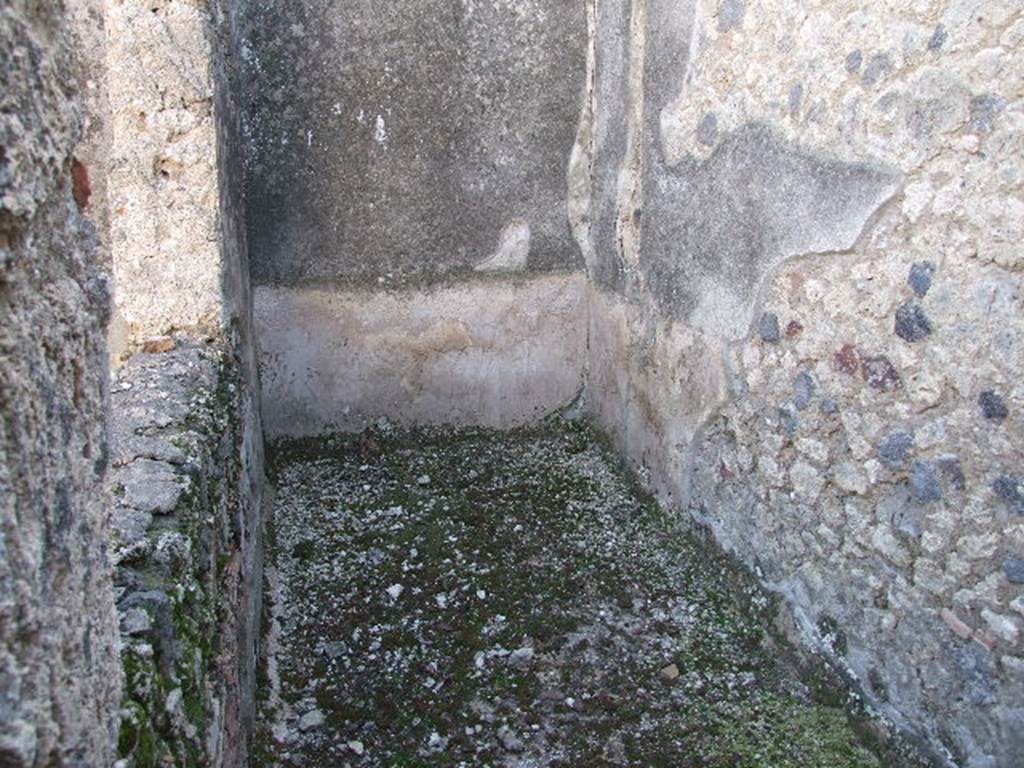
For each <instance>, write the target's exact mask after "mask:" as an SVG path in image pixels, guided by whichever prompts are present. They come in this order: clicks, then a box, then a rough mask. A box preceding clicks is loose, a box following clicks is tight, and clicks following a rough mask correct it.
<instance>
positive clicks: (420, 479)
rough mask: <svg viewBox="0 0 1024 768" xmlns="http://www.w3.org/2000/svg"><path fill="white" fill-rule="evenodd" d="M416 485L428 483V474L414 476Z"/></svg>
mask: <svg viewBox="0 0 1024 768" xmlns="http://www.w3.org/2000/svg"><path fill="white" fill-rule="evenodd" d="M416 483H417V484H418V485H430V475H420V476H419V477H417V478H416Z"/></svg>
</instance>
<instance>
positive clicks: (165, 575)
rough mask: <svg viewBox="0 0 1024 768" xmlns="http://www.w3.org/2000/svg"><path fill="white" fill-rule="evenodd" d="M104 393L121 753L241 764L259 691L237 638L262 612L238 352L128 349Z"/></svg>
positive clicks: (181, 346)
mask: <svg viewBox="0 0 1024 768" xmlns="http://www.w3.org/2000/svg"><path fill="white" fill-rule="evenodd" d="M112 389H113V394H112V398H111V399H112V417H111V443H112V445H111V449H112V450H111V471H110V473H109V474H108V476H107V483H108V486H109V492H110V496H111V498H112V499H113V500H114V508H113V514H112V523H113V533H114V535H113V537H112V540H111V550H112V557H113V561H114V563H115V565H116V571H115V585H116V589H117V592H116V594H117V605H118V609H119V614H120V628H121V657H122V663H123V665H124V670H125V695H124V701H123V704H122V720H121V728H120V734H119V738H118V757H119V758H120V759H121V760H123V761H124V763H123V765H125V766H131V767H132V768H150V767H151V766H152V767H154V768H155V766H160V765H166V764H168V762H170V763H172V764H173V765H176V766H183V767H184V766H207V765H209V766H221V765H224V766H235V765H242V764H244V761H245V759H246V755H247V737H248V728H247V727H246V725H245V722H244V721H245V718H246V714H245V712H246V710H247V709H248V708H249V707H251V706H252V702H253V697H254V695H255V691H254V689H253V683H252V680H251V675H252V669H251V659H252V657H253V654H254V652H255V649H254V648H253V647H252V646H251V645H247V643H250V642H251V640H252V638H253V634H252V633H253V630H254V629H255V628H256V626H257V624H258V621H259V615H260V612H259V604H258V602H257V603H256V605H255V607H254V606H253V605H252V603H251V600H250V597H249V593H250V592H251V591H252V590H253V589H255V590H256V592H257V593H258V592H259V585H260V578H259V576H260V570H259V567H258V564H257V566H256V567H254V566H253V564H252V554H251V553H250V551H249V550H250V549H251V548H252V546H253V542H252V539H253V530H252V528H251V520H250V519H249V518H248V516H247V515H246V512H247V510H248V507H249V505H250V504H251V500H250V499H249V498H247V495H248V494H249V492H250V491H249V487H248V485H247V482H246V481H247V478H246V477H245V473H246V464H245V461H244V460H243V456H244V453H243V450H244V441H245V440H246V430H247V427H246V425H245V422H244V420H243V417H244V415H245V413H246V411H245V398H246V389H245V387H244V386H243V385H242V381H241V379H240V371H239V368H238V367H237V363H236V360H235V356H234V354H233V353H232V352H231V351H230V349H228V348H226V347H224V346H221V345H207V344H197V343H195V342H191V341H188V340H187V339H184V338H182V339H179V340H178V346H177V348H176V349H174V350H171V351H168V352H163V353H159V354H138V355H135V356H134V357H132V358H131V360H129V361H128V362H127V363H126V364H125V365H124V366H123V367H121V368H120V370H119V371H118V374H117V378H116V380H115V382H114V385H113V387H112ZM257 530H258V528H257ZM257 541H259V539H258V538H257Z"/></svg>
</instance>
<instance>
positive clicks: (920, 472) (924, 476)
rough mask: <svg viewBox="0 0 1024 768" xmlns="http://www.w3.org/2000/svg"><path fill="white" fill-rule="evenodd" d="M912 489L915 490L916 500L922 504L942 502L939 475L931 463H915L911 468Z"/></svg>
mask: <svg viewBox="0 0 1024 768" xmlns="http://www.w3.org/2000/svg"><path fill="white" fill-rule="evenodd" d="M910 487H911V488H912V489H913V490H914V498H915V499H917V500H918V501H920V502H924V503H927V502H930V501H941V500H942V486H941V485H940V484H939V473H938V472H937V471H936V469H935V465H934V464H933V463H932V462H930V461H915V462H914V464H913V466H912V467H911V468H910Z"/></svg>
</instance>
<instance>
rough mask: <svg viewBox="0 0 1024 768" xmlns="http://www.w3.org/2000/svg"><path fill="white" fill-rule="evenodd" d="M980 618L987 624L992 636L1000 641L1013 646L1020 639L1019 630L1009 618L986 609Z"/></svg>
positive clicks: (1015, 623)
mask: <svg viewBox="0 0 1024 768" xmlns="http://www.w3.org/2000/svg"><path fill="white" fill-rule="evenodd" d="M981 618H983V619H984V620H985V623H986V624H988V628H989V629H991V630H992V634H994V635H995V636H996V637H998V638H999V639H1001V640H1005V641H1006V642H1008V643H1010V644H1013V643H1016V642H1017V640H1018V638H1020V628H1019V627H1018V626H1017V622H1016V621H1014V620H1013V619H1012V618H1011V617H1009V616H1003V615H1002V614H999V613H993V612H992V611H990V610H988V609H987V608H985V609H983V610H982V612H981Z"/></svg>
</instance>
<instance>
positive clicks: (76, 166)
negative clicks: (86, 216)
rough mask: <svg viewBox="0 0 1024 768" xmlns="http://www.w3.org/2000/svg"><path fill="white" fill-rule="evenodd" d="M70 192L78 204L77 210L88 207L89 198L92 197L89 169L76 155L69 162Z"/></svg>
mask: <svg viewBox="0 0 1024 768" xmlns="http://www.w3.org/2000/svg"><path fill="white" fill-rule="evenodd" d="M71 194H72V195H73V196H74V198H75V203H77V204H78V210H80V211H84V210H85V209H86V208H88V207H89V198H90V197H92V184H90V183H89V169H88V168H86V167H85V165H84V164H83V163H82V161H81V160H79V159H78V158H77V157H76V158H75V159H74V161H73V162H72V163H71Z"/></svg>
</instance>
